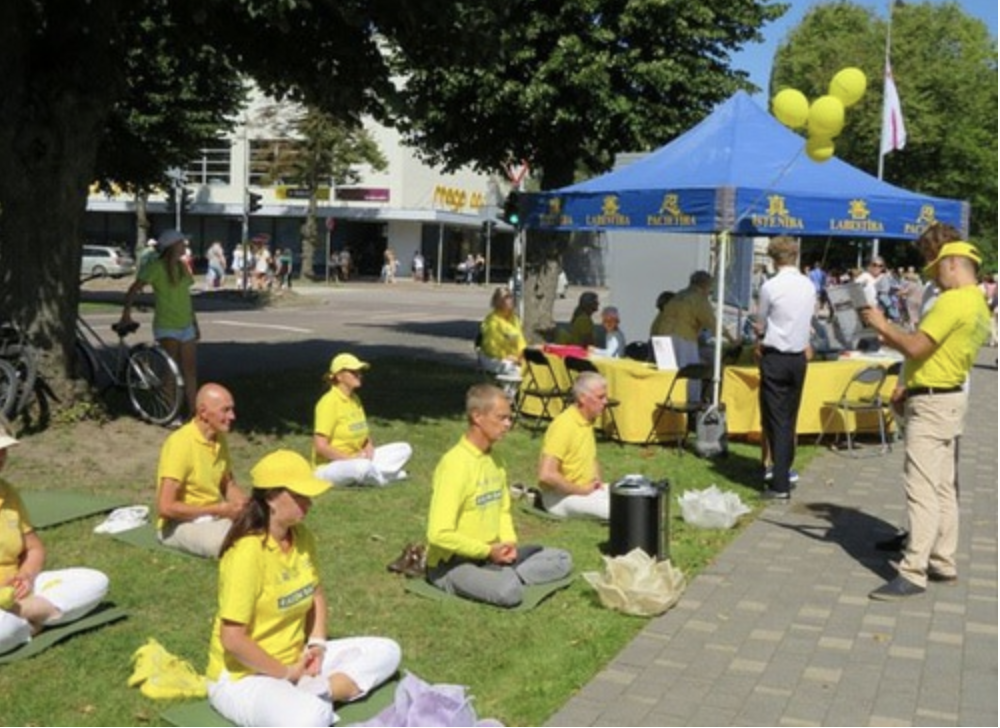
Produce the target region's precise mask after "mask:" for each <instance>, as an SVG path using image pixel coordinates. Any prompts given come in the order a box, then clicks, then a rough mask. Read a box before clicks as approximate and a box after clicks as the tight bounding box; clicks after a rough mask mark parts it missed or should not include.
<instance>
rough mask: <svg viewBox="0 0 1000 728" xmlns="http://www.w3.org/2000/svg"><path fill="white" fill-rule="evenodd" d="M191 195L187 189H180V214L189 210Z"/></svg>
mask: <svg viewBox="0 0 1000 728" xmlns="http://www.w3.org/2000/svg"><path fill="white" fill-rule="evenodd" d="M191 202H192V195H191V190H189V189H188V188H187V187H181V212H187V211H188V210H190V209H191Z"/></svg>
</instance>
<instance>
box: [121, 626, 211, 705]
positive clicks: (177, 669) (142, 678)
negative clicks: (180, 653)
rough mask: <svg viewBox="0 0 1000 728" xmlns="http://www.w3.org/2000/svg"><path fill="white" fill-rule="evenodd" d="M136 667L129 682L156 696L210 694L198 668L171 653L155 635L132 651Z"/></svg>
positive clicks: (191, 696) (183, 696)
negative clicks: (154, 637)
mask: <svg viewBox="0 0 1000 728" xmlns="http://www.w3.org/2000/svg"><path fill="white" fill-rule="evenodd" d="M132 663H133V664H134V665H135V669H134V670H133V671H132V675H131V677H129V679H128V686H129V687H130V688H134V687H135V686H136V685H139V686H140V687H139V690H140V691H141V692H142V694H143V695H145V696H146V697H147V698H152V699H153V700H171V699H174V698H204V697H206V696H207V695H208V690H207V689H206V687H205V678H204V677H203V676H201V675H199V674H198V673H197V672H195V669H194V668H193V667H191V663H189V662H187V661H186V660H182V659H181V658H179V657H177V656H176V655H172V654H170V653H169V652H167V650H166V649H165V648H164V647H163V645H161V644H160V643H159V642H157V641H156V640H155V639H153V638H152V637H150V638H149V641H147V642H146V644H145V645H143V646H142V647H140V648H139V649H138V650H136V651H135V652H134V653H133V654H132Z"/></svg>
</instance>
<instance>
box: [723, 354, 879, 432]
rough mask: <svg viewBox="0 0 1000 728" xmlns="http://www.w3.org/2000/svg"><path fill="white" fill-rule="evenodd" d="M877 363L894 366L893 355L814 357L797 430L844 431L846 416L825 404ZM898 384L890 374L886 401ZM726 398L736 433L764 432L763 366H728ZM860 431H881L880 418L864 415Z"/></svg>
mask: <svg viewBox="0 0 1000 728" xmlns="http://www.w3.org/2000/svg"><path fill="white" fill-rule="evenodd" d="M873 363H877V364H880V365H883V366H886V367H888V366H890V365H891V364H892V363H893V360H891V359H877V360H876V359H860V358H859V359H841V360H838V361H814V362H810V363H809V366H808V367H807V368H806V381H805V386H804V387H803V389H802V405H801V406H800V407H799V417H798V420H797V422H796V425H795V431H796V432H797V433H798V434H800V435H802V434H809V433H814V434H815V433H819V432H821V431H823V426H824V423H825V425H826V432H831V433H833V432H841V431H843V428H844V424H845V423H844V422H843V420H842V419H841V418H840V417H839V416H838V415H836V414H835V413H831V411H830V408H826V407H824V403H825V402H831V401H835V400H837V399H839V398H840V396H841V394H842V393H843V391H844V388H845V387H846V386H847V383H848V382H849V381H850V380H851V377H853V376H854V375H855V374H856V373H857V372H859V371H860V370H861V369H864V368H865V367H867V366H870V365H871V364H873ZM895 384H896V377H887V378H886V382H885V384H884V385H883V387H882V395H883V397H884V398H885V401H886V402H888V401H889V395H890V394H891V393H892V389H893V387H894V386H895ZM722 402H723V403H724V404H725V405H726V415H727V423H728V426H729V433H730V434H733V435H740V434H749V433H758V432H760V370H759V369H758V368H757V367H727V368H726V369H725V370H723V375H722ZM857 429H858V430H860V431H871V432H876V433H877V432H878V421H877V418H876V417H875V415H874V414H873V413H869V416H866V415H864V414H863V415H860V416H859V420H858V423H857Z"/></svg>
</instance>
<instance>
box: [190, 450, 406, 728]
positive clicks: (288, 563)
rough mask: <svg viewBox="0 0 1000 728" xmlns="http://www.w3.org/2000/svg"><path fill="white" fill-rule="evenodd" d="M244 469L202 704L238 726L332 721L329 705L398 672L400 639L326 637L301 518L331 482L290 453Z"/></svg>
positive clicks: (225, 551) (312, 551)
mask: <svg viewBox="0 0 1000 728" xmlns="http://www.w3.org/2000/svg"><path fill="white" fill-rule="evenodd" d="M250 474H251V477H252V480H253V491H252V494H251V497H250V500H249V502H248V503H247V505H246V506H245V507H244V510H243V512H242V514H241V515H240V516H239V517H238V518H237V519H236V522H235V523H234V524H233V527H232V529H231V530H230V531H229V535H228V536H227V538H226V541H225V543H224V544H223V546H222V557H221V561H220V562H219V610H218V613H217V614H216V617H215V623H214V625H213V627H212V641H211V645H210V647H209V655H208V670H207V676H208V679H209V684H208V697H209V701H210V702H211V704H212V707H214V708H215V709H216V710H217V711H219V713H221V714H222V715H223V716H225V717H226V718H228V719H229V720H230V721H232V722H233V723H236V724H237V725H243V726H263V725H269V726H277V725H289V726H329V725H332V724H333V723H334V722H335V721H336V719H337V716H336V714H335V713H334V705H335V704H337V703H342V702H347V701H351V700H357V699H358V698H361V697H363V696H364V695H366V694H367V693H368V692H369V691H370V690H371V689H372V688H374V687H375V686H377V685H380V684H381V683H383V682H385V681H386V680H388V679H389V678H390V677H392V675H393V674H395V672H396V669H397V668H398V666H399V660H400V649H399V645H398V644H396V643H395V642H394V641H393V640H390V639H386V638H384V637H346V638H342V639H335V640H329V639H327V632H326V615H327V603H326V597H325V595H324V592H323V586H322V584H321V583H320V579H319V568H318V565H317V563H316V541H315V539H314V538H313V535H312V533H311V532H310V531H309V529H308V528H306V526H305V525H304V524H303V523H302V521H303V519H304V518H305V516H306V514H307V513H308V512H309V508H310V507H311V505H312V499H313V498H315V497H316V496H318V495H320V494H322V493H324V492H325V491H327V490H328V489H329V488H330V485H329V483H327V482H325V481H323V480H320V479H318V478H317V477H316V476H315V475H313V472H312V468H311V467H310V466H309V463H308V462H307V461H306V459H305V458H303V457H302V456H301V455H299V454H298V453H294V452H292V451H290V450H278V451H276V452H273V453H271V454H269V455H266V456H265V457H264V458H263V459H261V460H260V462H258V463H257V465H255V466H254V468H253V470H252V471H251V473H250Z"/></svg>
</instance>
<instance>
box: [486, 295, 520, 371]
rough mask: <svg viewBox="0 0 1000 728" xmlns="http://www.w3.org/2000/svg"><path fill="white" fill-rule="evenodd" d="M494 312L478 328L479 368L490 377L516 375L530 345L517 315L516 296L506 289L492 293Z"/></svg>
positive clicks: (491, 303) (491, 302)
mask: <svg viewBox="0 0 1000 728" xmlns="http://www.w3.org/2000/svg"><path fill="white" fill-rule="evenodd" d="M490 305H491V306H492V307H493V310H492V311H490V313H489V315H487V316H486V318H485V319H483V322H482V324H480V326H479V354H480V356H479V361H480V365H481V366H482V367H483V369H485V370H486V371H488V372H490V373H491V374H503V375H507V376H517V375H519V374H520V372H521V363H522V360H523V358H524V354H523V352H524V347H525V346H527V342H526V341H525V339H524V332H523V331H522V330H521V319H519V318H518V317H517V314H516V313H514V294H513V292H511V290H510V288H508V287H507V286H500V287H499V288H497V289H496V290H495V291H493V298H492V300H491V301H490Z"/></svg>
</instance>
